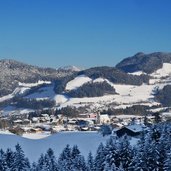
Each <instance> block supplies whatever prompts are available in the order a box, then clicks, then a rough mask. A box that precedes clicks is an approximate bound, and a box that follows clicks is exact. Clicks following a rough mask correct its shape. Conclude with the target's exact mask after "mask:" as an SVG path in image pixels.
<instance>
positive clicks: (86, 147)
mask: <svg viewBox="0 0 171 171" xmlns="http://www.w3.org/2000/svg"><path fill="white" fill-rule="evenodd" d="M29 138H31V137H29ZM108 138H109V137H103V136H102V135H101V134H98V133H97V132H61V133H57V134H54V135H52V136H49V137H46V138H43V139H37V140H33V139H28V138H23V137H20V136H16V135H9V134H0V140H1V141H0V148H2V149H7V148H12V149H15V145H16V144H17V143H19V144H20V145H21V146H22V148H23V150H24V152H25V154H26V156H27V157H28V158H29V159H30V161H37V159H38V158H39V157H40V154H41V153H45V152H46V151H47V149H48V148H49V147H51V148H52V149H53V150H54V152H55V154H56V156H58V155H59V154H60V153H61V152H62V150H63V148H64V147H65V146H66V145H67V144H69V145H70V146H73V145H78V147H79V149H80V151H81V153H82V154H83V155H84V156H85V157H86V156H87V155H88V153H89V151H92V153H93V154H95V152H96V150H97V147H98V145H99V144H100V142H103V143H105V142H106V140H107V139H108Z"/></svg>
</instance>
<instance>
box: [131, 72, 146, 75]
mask: <svg viewBox="0 0 171 171" xmlns="http://www.w3.org/2000/svg"><path fill="white" fill-rule="evenodd" d="M128 74H131V75H142V74H147V73H145V72H143V71H136V72H132V73H128Z"/></svg>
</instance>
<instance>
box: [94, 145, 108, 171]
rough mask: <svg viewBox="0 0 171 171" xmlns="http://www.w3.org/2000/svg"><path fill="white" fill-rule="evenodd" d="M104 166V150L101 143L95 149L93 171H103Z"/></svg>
mask: <svg viewBox="0 0 171 171" xmlns="http://www.w3.org/2000/svg"><path fill="white" fill-rule="evenodd" d="M104 166H105V148H104V146H103V144H102V143H101V144H100V145H99V147H98V149H97V153H96V156H95V159H94V170H95V171H103V170H104Z"/></svg>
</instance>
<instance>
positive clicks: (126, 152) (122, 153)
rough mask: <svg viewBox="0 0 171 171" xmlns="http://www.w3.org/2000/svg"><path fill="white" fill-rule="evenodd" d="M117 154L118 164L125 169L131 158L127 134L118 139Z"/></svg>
mask: <svg viewBox="0 0 171 171" xmlns="http://www.w3.org/2000/svg"><path fill="white" fill-rule="evenodd" d="M118 154H119V162H120V165H122V167H123V168H124V169H125V170H127V169H128V168H129V166H130V164H131V162H132V159H133V149H132V147H131V145H130V143H129V140H128V137H127V135H125V136H123V137H122V138H121V139H120V141H119V152H118Z"/></svg>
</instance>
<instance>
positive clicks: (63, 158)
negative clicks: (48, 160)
mask: <svg viewBox="0 0 171 171" xmlns="http://www.w3.org/2000/svg"><path fill="white" fill-rule="evenodd" d="M71 166H72V155H71V148H70V147H69V145H67V146H66V147H65V148H64V150H63V151H62V153H61V155H60V156H59V159H58V169H59V171H71Z"/></svg>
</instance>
